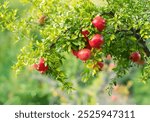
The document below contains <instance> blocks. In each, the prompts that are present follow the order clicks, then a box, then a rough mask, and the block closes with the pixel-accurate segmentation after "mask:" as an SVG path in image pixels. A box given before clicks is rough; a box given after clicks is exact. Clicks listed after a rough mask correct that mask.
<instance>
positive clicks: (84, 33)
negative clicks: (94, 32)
mask: <svg viewBox="0 0 150 122" xmlns="http://www.w3.org/2000/svg"><path fill="white" fill-rule="evenodd" d="M81 34H82V35H83V36H84V38H85V40H86V41H87V42H88V41H89V38H88V35H89V34H90V32H89V31H88V30H83V31H81Z"/></svg>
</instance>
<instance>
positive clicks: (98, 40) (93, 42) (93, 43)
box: [89, 34, 104, 49]
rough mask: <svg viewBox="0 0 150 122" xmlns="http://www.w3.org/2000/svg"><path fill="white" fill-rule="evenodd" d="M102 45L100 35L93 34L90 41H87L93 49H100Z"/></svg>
mask: <svg viewBox="0 0 150 122" xmlns="http://www.w3.org/2000/svg"><path fill="white" fill-rule="evenodd" d="M103 43H104V40H103V36H102V35H100V34H95V35H94V36H93V38H92V39H91V40H89V44H90V46H91V47H93V48H98V49H99V48H100V46H101V45H102V44H103Z"/></svg>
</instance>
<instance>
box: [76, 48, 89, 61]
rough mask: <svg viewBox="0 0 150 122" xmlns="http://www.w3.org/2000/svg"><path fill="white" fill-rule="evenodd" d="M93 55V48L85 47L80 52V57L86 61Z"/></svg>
mask: <svg viewBox="0 0 150 122" xmlns="http://www.w3.org/2000/svg"><path fill="white" fill-rule="evenodd" d="M90 57H91V50H89V49H87V48H84V49H81V50H80V51H79V52H78V58H79V59H80V60H82V61H86V60H88V59H89V58H90Z"/></svg>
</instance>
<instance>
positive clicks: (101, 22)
mask: <svg viewBox="0 0 150 122" xmlns="http://www.w3.org/2000/svg"><path fill="white" fill-rule="evenodd" d="M92 24H93V25H94V27H95V28H97V30H99V31H102V30H104V28H105V26H106V21H105V19H103V18H102V17H101V16H96V17H95V18H94V19H93V21H92Z"/></svg>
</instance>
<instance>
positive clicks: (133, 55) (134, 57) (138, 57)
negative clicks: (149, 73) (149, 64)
mask: <svg viewBox="0 0 150 122" xmlns="http://www.w3.org/2000/svg"><path fill="white" fill-rule="evenodd" d="M130 60H132V61H133V62H138V61H140V60H141V54H140V53H139V52H133V53H131V55H130Z"/></svg>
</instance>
